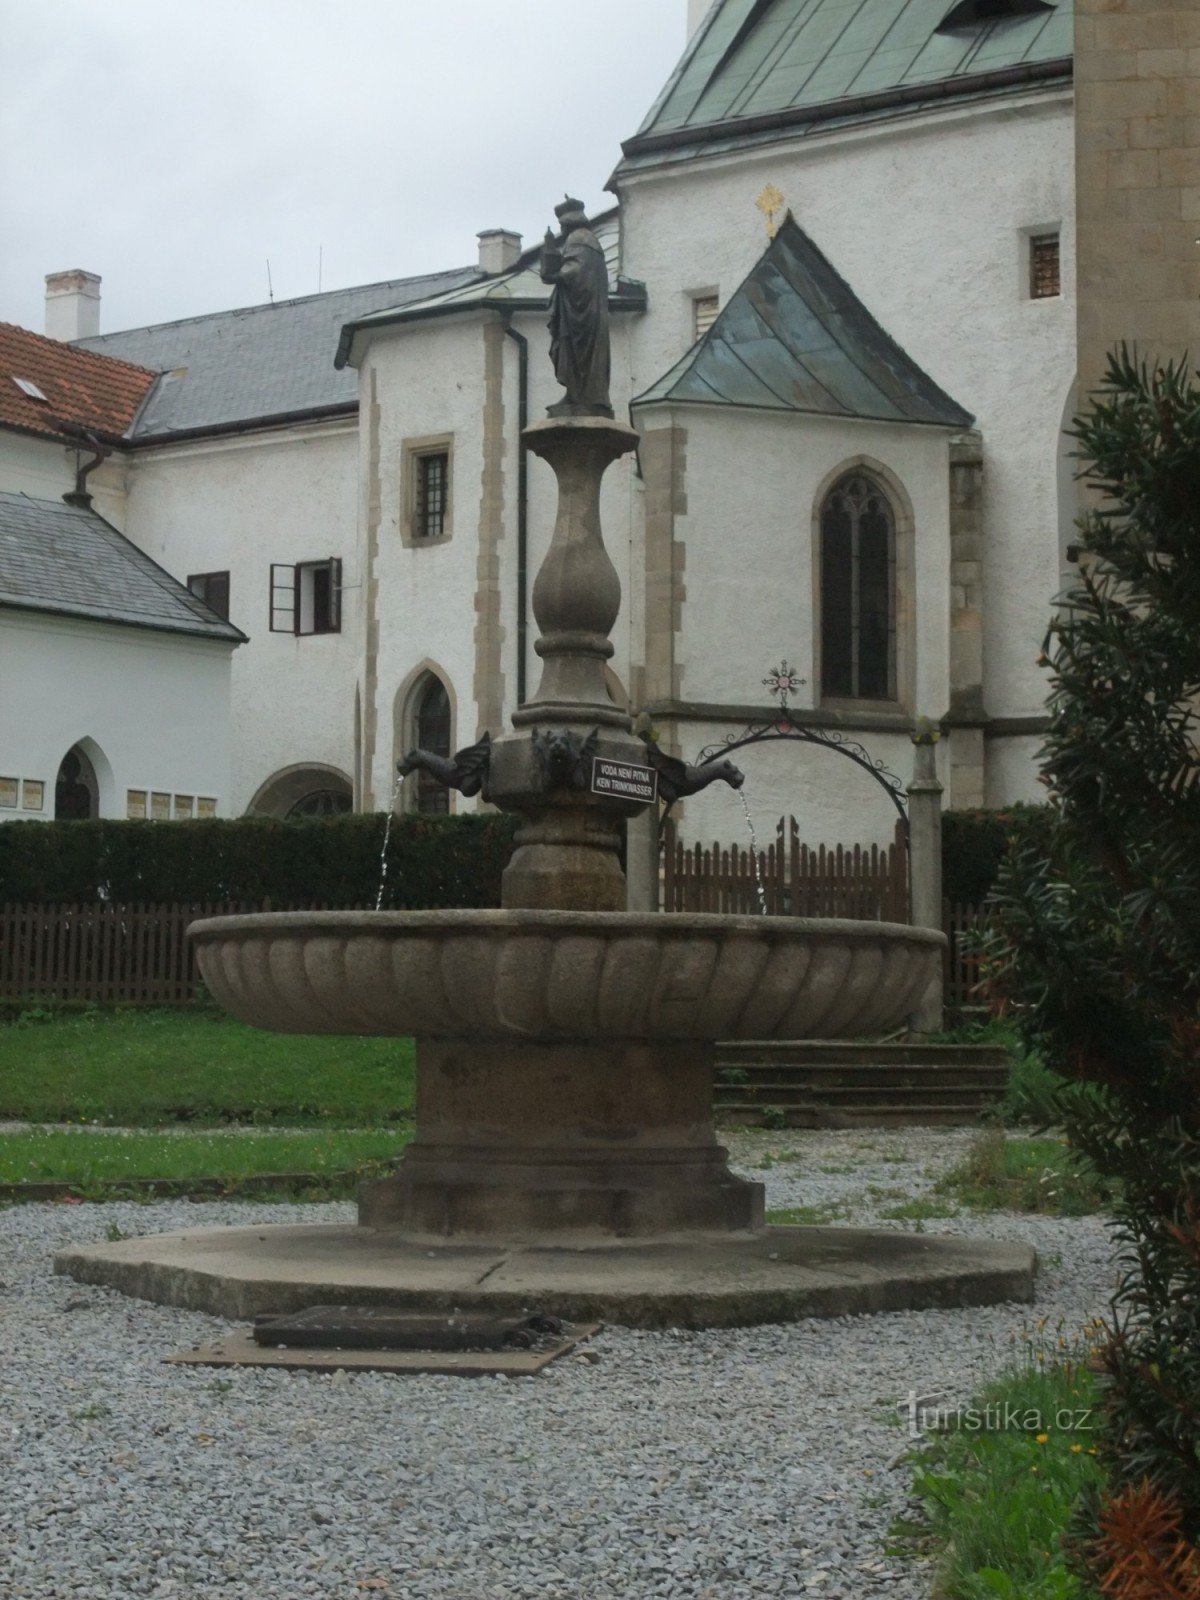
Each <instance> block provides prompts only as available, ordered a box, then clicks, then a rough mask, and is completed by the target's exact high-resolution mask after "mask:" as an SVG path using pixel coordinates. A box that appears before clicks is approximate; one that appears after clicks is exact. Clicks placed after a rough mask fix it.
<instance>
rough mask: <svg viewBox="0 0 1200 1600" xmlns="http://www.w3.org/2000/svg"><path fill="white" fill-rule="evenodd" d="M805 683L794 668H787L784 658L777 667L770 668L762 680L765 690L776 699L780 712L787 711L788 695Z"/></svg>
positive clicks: (804, 679)
mask: <svg viewBox="0 0 1200 1600" xmlns="http://www.w3.org/2000/svg"><path fill="white" fill-rule="evenodd" d="M807 681H808V680H807V679H806V678H802V677H801V676H800V674H799V673H798V672H796V671H795V669H794V668H792V667H789V666H788V664H787V658H786V657H785V658H784V659H783V660H782V661H781V662H780V663H779V665H778V666H777V667H772V668H771V670H770V672H768V673H767V675H766V677H765V678H764V679H763V683H764V684H765V685H766V687H767V689H768V690H769V691H770V692H771V694H773V695H774V696H775V697H776V698H777V699H778V701H779V709H780V710H781V711H786V710H787V703H788V695H790V694H795V692H796V690H797V689H798V688H799V687H800V685H801V684H803V683H806V682H807Z"/></svg>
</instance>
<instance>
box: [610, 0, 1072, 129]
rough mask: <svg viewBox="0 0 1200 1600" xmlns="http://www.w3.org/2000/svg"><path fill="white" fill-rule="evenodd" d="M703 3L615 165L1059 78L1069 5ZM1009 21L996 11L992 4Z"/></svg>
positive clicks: (882, 0) (921, 0) (1050, 0)
mask: <svg viewBox="0 0 1200 1600" xmlns="http://www.w3.org/2000/svg"><path fill="white" fill-rule="evenodd" d="M1031 3H1032V4H1036V3H1038V0H986V3H984V4H981V5H979V6H977V7H971V6H968V7H967V8H966V12H967V14H968V16H969V15H970V14H971V13H975V14H977V15H981V16H982V20H978V21H975V20H967V21H965V22H963V23H962V24H961V25H959V26H955V27H951V28H945V27H944V26H943V24H944V23H945V22H946V20H947V19H948V18H950V17H951V14H952V13H954V12H955V11H958V12H959V13H960V14H961V13H962V11H963V8H962V7H961V6H956V5H955V3H954V0H715V3H714V5H713V8H712V10H711V11H710V12H709V14H708V17H707V18H706V19H705V21H704V22H703V23H702V24H701V25H700V27H699V28H698V29H697V31H696V34H695V36H694V37H693V39H692V40H691V42H690V44H689V46H688V48H687V50H686V51H685V53H684V56H683V59H682V61H681V62H680V63H679V66H678V67H677V68H676V69H675V72H674V74H673V75H672V77H671V79H670V81H669V82H668V83H667V85H666V88H665V89H664V90H663V92H662V94H661V95H660V96H659V97H658V99H657V101H656V102H655V104H654V105H653V106H652V107H651V110H650V112H649V114H648V115H647V117H646V120H645V121H644V122H643V123H642V126H641V127H640V128H639V129H638V132H637V134H636V135H635V137H634V138H632V139H630V140H628V141H627V142H626V144H625V147H624V148H625V153H626V156H627V157H638V156H640V155H643V154H645V153H648V152H649V151H652V150H655V149H659V148H663V147H665V146H666V145H670V146H680V147H681V146H683V145H685V144H689V143H707V142H709V141H711V140H713V139H722V140H723V139H727V138H728V137H729V135H730V134H731V133H734V132H735V131H737V130H738V129H739V127H740V128H742V129H744V130H745V131H746V132H748V133H754V132H756V131H757V129H756V124H755V120H754V119H773V120H774V121H775V122H776V123H778V122H779V120H780V119H783V120H784V121H792V120H794V121H796V122H798V123H802V122H803V120H804V116H805V114H806V113H807V114H811V115H812V117H813V120H821V121H828V120H830V117H831V115H839V114H841V113H840V112H839V110H838V108H839V107H841V111H842V112H844V114H845V115H846V116H853V117H854V118H855V119H856V120H857V119H859V118H861V117H864V116H869V115H872V114H874V113H875V112H876V111H877V109H879V108H882V105H883V104H884V103H885V102H891V103H892V104H895V103H896V102H897V100H900V101H902V102H903V103H906V104H908V105H910V106H920V105H923V104H926V103H928V104H933V103H936V102H937V101H939V100H944V99H946V98H948V97H951V96H953V97H957V96H959V95H971V94H978V93H987V92H996V91H998V90H1000V89H1003V88H1007V87H1019V86H1021V84H1022V83H1025V82H1029V81H1037V80H1038V79H1042V80H1045V79H1048V78H1055V77H1057V78H1060V79H1065V78H1066V77H1069V75H1070V60H1069V58H1070V56H1071V52H1072V46H1073V30H1074V24H1073V15H1072V13H1073V0H1042V8H1041V9H1039V10H1037V11H1030V10H1029V9H1028V7H1029V5H1030V4H1031ZM1009 6H1011V8H1012V14H1009V15H1007V16H1004V15H996V12H997V9H998V8H1000V7H1006V8H1007V7H1009Z"/></svg>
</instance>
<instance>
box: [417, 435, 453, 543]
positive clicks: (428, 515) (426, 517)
mask: <svg viewBox="0 0 1200 1600" xmlns="http://www.w3.org/2000/svg"><path fill="white" fill-rule="evenodd" d="M416 466H417V504H416V516H415V518H414V522H413V537H414V538H415V539H441V538H443V537H444V535H445V532H446V511H447V508H448V506H449V503H450V452H449V451H448V450H436V451H431V452H430V453H429V454H428V455H420V456H418V457H417V458H416Z"/></svg>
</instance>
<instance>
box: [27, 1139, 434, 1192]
mask: <svg viewBox="0 0 1200 1600" xmlns="http://www.w3.org/2000/svg"><path fill="white" fill-rule="evenodd" d="M406 1138H407V1132H406V1131H403V1130H400V1129H386V1128H372V1129H365V1130H358V1131H355V1130H342V1129H333V1128H331V1129H313V1130H311V1131H306V1132H303V1133H283V1132H278V1133H276V1132H273V1131H272V1130H270V1129H266V1130H263V1131H259V1130H258V1129H254V1130H249V1131H246V1132H244V1133H242V1132H238V1133H199V1132H198V1133H191V1132H188V1133H159V1134H154V1133H105V1132H92V1131H91V1130H90V1129H86V1128H81V1129H79V1131H78V1132H76V1131H73V1130H71V1131H68V1130H63V1129H57V1128H55V1129H50V1128H32V1129H29V1130H28V1131H22V1132H20V1133H10V1134H5V1135H4V1137H3V1138H0V1183H47V1182H55V1183H70V1184H76V1185H78V1186H79V1187H80V1188H83V1189H87V1188H91V1187H97V1188H102V1187H107V1186H110V1185H119V1184H120V1183H121V1182H123V1181H126V1182H127V1181H129V1180H131V1179H134V1178H175V1179H190V1178H219V1179H222V1180H224V1179H229V1180H230V1181H233V1180H236V1179H238V1178H247V1177H252V1176H257V1175H259V1174H261V1173H293V1172H305V1173H309V1172H311V1173H316V1174H318V1175H320V1174H326V1173H344V1172H353V1171H356V1170H358V1169H359V1168H361V1167H364V1166H366V1165H369V1164H370V1163H373V1162H382V1161H387V1160H389V1159H390V1158H391V1157H393V1156H395V1155H396V1154H398V1153H399V1151H400V1148H401V1147H402V1145H403V1144H404V1143H405V1140H406Z"/></svg>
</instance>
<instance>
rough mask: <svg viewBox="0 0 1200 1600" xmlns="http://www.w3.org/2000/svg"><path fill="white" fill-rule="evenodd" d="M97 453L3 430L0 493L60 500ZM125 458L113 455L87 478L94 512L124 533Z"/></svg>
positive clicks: (37, 498) (0, 454) (116, 454)
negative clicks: (78, 469) (82, 466)
mask: <svg viewBox="0 0 1200 1600" xmlns="http://www.w3.org/2000/svg"><path fill="white" fill-rule="evenodd" d="M94 453H95V452H94V451H91V450H85V451H83V452H82V453H80V452H77V451H76V450H75V449H74V448H70V449H68V448H65V447H64V446H63V445H61V444H55V443H54V441H53V440H51V439H37V438H34V436H33V435H32V434H24V433H15V432H13V431H12V430H11V429H0V493H4V494H27V495H29V496H30V497H31V498H32V499H34V500H61V499H62V497H63V495H64V494H67V493H69V492H70V491H71V490H73V489H74V487H75V474H76V467H77V463H78V462H79V461H80V460H82V461H83V462H84V463H85V464H86V462H88V461H90V460H91V458H92V456H93V455H94ZM125 477H126V463H125V457H124V456H123V455H122V454H120V453H119V452H116V453H114V454H113V455H111V456H110V457H109V458H108V460H107V461H104V462H102V463H101V465H100V466H98V467H97V468H96V469H95V470H94V471H92V472H90V473H89V474H88V477H87V490H88V493H89V494H90V495H91V496H92V501H93V509H94V510H95V511H97V512H99V514H100V515H101V516H102V517H103V518H104V519H105V520H106V521H108V522H111V523H112V525H113V527H115V528H119V529H120V530H121V531H122V532H124V531H125Z"/></svg>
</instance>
